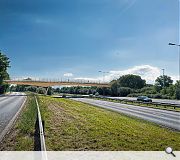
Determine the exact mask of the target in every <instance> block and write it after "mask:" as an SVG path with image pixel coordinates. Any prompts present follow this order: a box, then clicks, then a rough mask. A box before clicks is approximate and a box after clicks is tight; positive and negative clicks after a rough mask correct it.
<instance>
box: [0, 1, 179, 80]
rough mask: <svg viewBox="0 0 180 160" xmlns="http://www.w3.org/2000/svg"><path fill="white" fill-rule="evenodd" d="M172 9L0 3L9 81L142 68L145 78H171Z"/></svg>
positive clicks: (144, 4)
mask: <svg viewBox="0 0 180 160" xmlns="http://www.w3.org/2000/svg"><path fill="white" fill-rule="evenodd" d="M178 9H179V8H178V0H153V1H152V0H31V1H25V0H13V1H12V0H0V22H1V25H0V50H1V51H2V52H4V53H5V54H6V55H7V56H8V57H9V58H10V60H11V68H10V69H9V73H10V75H11V77H26V76H27V77H44V78H60V77H63V75H64V74H65V76H67V75H68V76H72V77H73V78H85V79H86V78H92V79H98V78H102V76H101V75H100V73H98V71H99V70H103V71H109V72H110V73H109V74H107V75H106V76H107V80H110V77H111V78H112V77H113V76H114V77H115V75H117V74H120V73H123V74H126V73H134V72H133V71H134V70H136V72H135V73H140V72H143V73H142V75H144V74H145V73H144V72H146V71H147V70H148V72H147V73H148V74H146V76H145V77H144V78H146V79H147V78H148V77H153V75H155V76H157V75H159V74H160V73H161V68H165V73H166V74H168V75H171V76H174V77H176V76H177V75H178V49H177V47H175V46H168V43H169V42H174V43H178V38H179V36H178V35H179V16H178V15H179V11H178ZM144 68H145V69H144ZM139 69H140V72H139ZM67 73H70V74H67ZM112 74H114V75H112ZM153 79H154V77H153V78H149V79H148V80H149V81H150V80H153Z"/></svg>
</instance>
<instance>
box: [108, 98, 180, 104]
mask: <svg viewBox="0 0 180 160" xmlns="http://www.w3.org/2000/svg"><path fill="white" fill-rule="evenodd" d="M106 98H110V99H127V100H137V97H106ZM152 101H153V102H158V103H172V104H180V100H170V99H152Z"/></svg>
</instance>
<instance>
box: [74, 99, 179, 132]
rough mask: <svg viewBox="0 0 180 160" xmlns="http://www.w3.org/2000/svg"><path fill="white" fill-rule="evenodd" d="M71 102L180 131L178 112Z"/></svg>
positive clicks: (94, 101)
mask: <svg viewBox="0 0 180 160" xmlns="http://www.w3.org/2000/svg"><path fill="white" fill-rule="evenodd" d="M72 99H73V100H76V101H80V102H84V103H88V104H92V105H95V106H98V107H101V108H105V109H109V110H113V111H116V112H119V113H123V114H126V115H129V116H133V117H138V118H140V119H144V120H147V121H150V122H154V123H156V124H159V125H161V126H166V127H168V128H172V129H175V130H178V131H180V112H173V111H167V110H160V109H153V108H148V107H140V106H134V105H128V104H121V103H114V102H108V101H102V100H95V99H88V98H72Z"/></svg>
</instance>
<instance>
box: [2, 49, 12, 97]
mask: <svg viewBox="0 0 180 160" xmlns="http://www.w3.org/2000/svg"><path fill="white" fill-rule="evenodd" d="M9 64H10V61H9V58H8V57H7V56H6V55H5V54H3V53H2V52H1V51H0V94H3V93H5V92H6V91H7V89H8V88H9V85H8V84H6V83H4V82H3V81H4V80H6V79H9V74H8V72H7V69H8V68H9V67H10V65H9Z"/></svg>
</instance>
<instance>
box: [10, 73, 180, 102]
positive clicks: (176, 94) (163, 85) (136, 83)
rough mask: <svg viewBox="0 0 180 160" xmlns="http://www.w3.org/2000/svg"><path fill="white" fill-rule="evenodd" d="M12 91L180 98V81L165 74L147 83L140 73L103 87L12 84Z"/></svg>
mask: <svg viewBox="0 0 180 160" xmlns="http://www.w3.org/2000/svg"><path fill="white" fill-rule="evenodd" d="M11 91H17V92H18V91H23V92H24V91H31V92H36V93H39V94H48V95H52V94H80V95H96V96H98V95H104V96H120V97H126V96H129V97H137V96H141V95H146V96H148V97H151V98H163V99H180V81H177V82H176V83H175V84H173V80H172V79H171V77H169V76H167V75H164V76H159V77H157V79H156V80H155V84H154V85H152V84H146V81H145V80H143V79H142V78H141V77H140V76H138V75H132V74H128V75H123V76H121V77H120V78H119V79H117V80H113V81H111V82H110V87H109V88H105V87H104V88H102V87H95V86H93V87H82V86H76V87H61V88H52V87H49V88H48V90H47V88H46V89H45V88H42V87H34V86H21V85H17V86H11Z"/></svg>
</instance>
